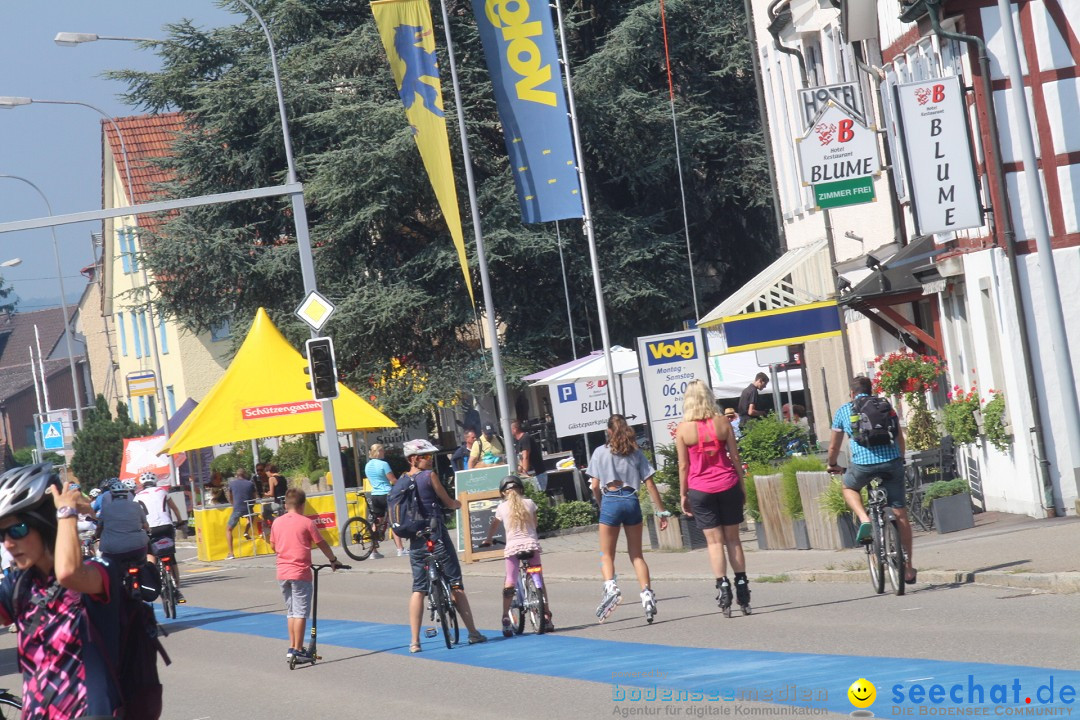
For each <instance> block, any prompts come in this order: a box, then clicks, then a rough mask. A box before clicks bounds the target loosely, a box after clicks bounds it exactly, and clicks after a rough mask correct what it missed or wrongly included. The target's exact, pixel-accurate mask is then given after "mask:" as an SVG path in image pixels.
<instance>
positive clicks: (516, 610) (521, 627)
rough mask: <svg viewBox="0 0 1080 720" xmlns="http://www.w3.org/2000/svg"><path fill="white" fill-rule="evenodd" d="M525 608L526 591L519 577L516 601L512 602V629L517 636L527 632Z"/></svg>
mask: <svg viewBox="0 0 1080 720" xmlns="http://www.w3.org/2000/svg"><path fill="white" fill-rule="evenodd" d="M525 607H526V605H525V589H524V587H523V586H522V581H521V578H520V577H519V578H518V584H517V590H516V592H515V593H514V599H513V600H511V601H510V627H511V628H512V629H513V631H514V634H515V635H520V634H521V633H523V632H525V615H526V614H527V613H526V611H525Z"/></svg>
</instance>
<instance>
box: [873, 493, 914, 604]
mask: <svg viewBox="0 0 1080 720" xmlns="http://www.w3.org/2000/svg"><path fill="white" fill-rule="evenodd" d="M880 483H881V478H878V477H875V478H873V479H872V480H871V481H870V485H869V487H868V490H867V492H868V493H869V497H870V502H868V503H867V505H866V512H867V514H868V515H869V516H870V526H871V528H872V531H873V535H872V538H873V539H872V542H870V543H869V544H867V545H866V560H867V564H868V566H869V568H870V585H871V586H872V587H873V588H874V592H876V593H877V594H878V595H881V594H882V593H884V592H885V576H886V574H887V575H888V578H889V585H891V586H892V589H893V592H894V593H895V594H896V595H898V596H899V595H903V594H904V585H905V580H906V578H905V576H904V572H905V571H904V567H905V564H906V561H907V553H905V552H904V546H903V543H902V542H901V540H900V526H899V525H897V524H896V516H895V515H894V514H893V510H892V508H891V507H888V505H887V502H888V496H887V495H886V493H885V488H883V487H881V486H880ZM886 570H887V571H888V572H887V573H886V572H885V571H886Z"/></svg>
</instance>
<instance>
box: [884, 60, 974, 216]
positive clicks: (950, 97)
mask: <svg viewBox="0 0 1080 720" xmlns="http://www.w3.org/2000/svg"><path fill="white" fill-rule="evenodd" d="M896 104H897V107H898V108H899V113H898V115H899V119H900V134H901V135H902V136H903V139H904V143H903V145H904V157H905V159H906V160H907V170H908V183H909V184H910V187H911V198H912V201H913V202H912V208H913V210H914V214H915V226H916V229H917V231H918V233H919V234H920V235H930V234H932V233H943V232H951V231H953V230H963V229H965V228H973V227H980V226H981V225H982V224H983V217H982V204H981V203H980V202H979V191H978V187H977V185H976V182H975V172H974V166H973V165H972V160H971V143H970V140H969V137H970V135H969V133H968V126H967V118H966V116H965V114H964V113H965V112H966V111H965V103H964V93H963V90H962V89H961V87H960V78H959V77H957V76H952V77H943V78H936V79H934V80H924V81H921V82H914V83H907V84H904V85H897V86H896Z"/></svg>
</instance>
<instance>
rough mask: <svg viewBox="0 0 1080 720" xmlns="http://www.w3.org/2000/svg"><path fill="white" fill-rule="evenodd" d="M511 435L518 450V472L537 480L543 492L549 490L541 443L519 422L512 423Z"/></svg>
mask: <svg viewBox="0 0 1080 720" xmlns="http://www.w3.org/2000/svg"><path fill="white" fill-rule="evenodd" d="M510 434H511V435H513V436H514V447H515V448H516V449H517V461H518V472H519V473H522V474H525V475H528V476H529V477H532V478H536V484H537V486H539V488H540V489H541V490H547V473H545V472H544V457H543V453H542V452H541V450H540V443H538V442H537V441H536V438H534V437H533V436H532V435H530V434H529V433H527V432H525V431H524V430H522V429H521V423H520V422H518V421H517V420H515V421H513V422H512V423H510Z"/></svg>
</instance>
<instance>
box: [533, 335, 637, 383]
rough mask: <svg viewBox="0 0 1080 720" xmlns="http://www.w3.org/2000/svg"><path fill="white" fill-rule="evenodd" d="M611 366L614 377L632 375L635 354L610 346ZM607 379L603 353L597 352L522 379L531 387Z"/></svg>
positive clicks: (635, 366) (634, 368)
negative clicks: (531, 385) (528, 382)
mask: <svg viewBox="0 0 1080 720" xmlns="http://www.w3.org/2000/svg"><path fill="white" fill-rule="evenodd" d="M611 366H612V368H613V370H614V372H615V374H616V375H627V374H634V373H637V371H638V358H637V353H636V352H634V351H633V350H630V349H629V348H624V347H622V346H621V345H612V346H611ZM606 377H607V363H606V362H605V361H604V352H603V351H602V350H597V351H596V352H594V353H590V354H589V355H587V356H585V357H581V358H578V359H577V360H572V361H570V362H568V363H563V364H562V365H557V366H555V367H553V368H549V369H548V370H542V371H540V372H538V373H533V374H532V375H527V376H526V377H525V378H524V379H525V380H528V381H531V383H532V384H533V385H555V384H556V383H568V382H576V381H578V380H593V379H595V378H606Z"/></svg>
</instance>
